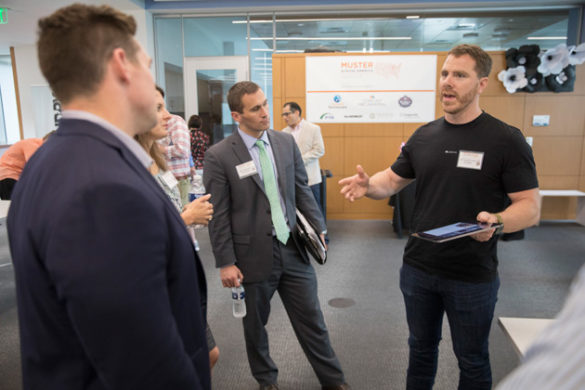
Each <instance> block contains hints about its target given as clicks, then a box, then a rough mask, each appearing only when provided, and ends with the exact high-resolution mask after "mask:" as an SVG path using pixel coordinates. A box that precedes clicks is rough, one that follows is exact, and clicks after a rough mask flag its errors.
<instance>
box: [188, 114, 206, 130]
mask: <svg viewBox="0 0 585 390" xmlns="http://www.w3.org/2000/svg"><path fill="white" fill-rule="evenodd" d="M202 125H203V121H202V120H201V117H200V116H199V115H191V118H189V129H200V128H201V126H202Z"/></svg>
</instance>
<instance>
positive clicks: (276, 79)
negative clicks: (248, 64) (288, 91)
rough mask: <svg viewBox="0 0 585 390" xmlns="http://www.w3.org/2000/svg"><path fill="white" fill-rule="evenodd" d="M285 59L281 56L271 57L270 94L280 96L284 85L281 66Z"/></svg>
mask: <svg viewBox="0 0 585 390" xmlns="http://www.w3.org/2000/svg"><path fill="white" fill-rule="evenodd" d="M284 61H285V59H284V58H283V57H277V56H274V57H273V58H272V96H274V97H279V98H280V97H281V96H283V93H282V86H283V85H284V78H283V67H284Z"/></svg>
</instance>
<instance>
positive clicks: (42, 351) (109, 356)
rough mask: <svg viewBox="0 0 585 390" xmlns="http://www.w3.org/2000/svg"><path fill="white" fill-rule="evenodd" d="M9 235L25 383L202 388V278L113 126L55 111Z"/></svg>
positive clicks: (53, 388)
mask: <svg viewBox="0 0 585 390" xmlns="http://www.w3.org/2000/svg"><path fill="white" fill-rule="evenodd" d="M8 235H9V241H10V249H11V251H12V258H13V262H14V271H15V277H16V288H17V301H18V314H19V324H20V336H21V351H22V369H23V382H24V389H44V390H69V389H91V390H99V389H124V390H127V389H141V390H143V389H165V390H168V389H189V390H193V389H209V388H210V372H209V358H208V350H207V345H206V339H205V322H206V319H205V308H204V306H205V300H206V294H207V293H206V284H205V276H204V274H203V269H202V267H201V263H200V260H199V257H198V256H197V253H196V252H195V251H194V248H193V245H192V243H191V240H190V238H189V235H188V233H187V231H186V229H185V225H184V224H183V221H182V220H181V218H180V216H179V214H178V213H177V211H176V209H175V207H174V206H173V205H172V204H171V202H170V201H169V199H168V198H167V196H166V195H165V194H164V193H163V191H162V190H161V189H160V187H159V186H158V184H157V183H156V182H155V180H154V179H153V177H152V176H151V174H150V173H149V172H148V171H147V170H146V169H145V168H144V166H142V165H141V164H140V163H139V161H138V160H137V158H136V157H135V156H134V155H133V154H132V153H131V152H130V151H129V150H128V149H127V148H126V147H125V146H124V145H123V144H122V143H121V142H120V140H119V139H117V138H116V137H115V136H114V135H112V134H111V133H109V132H108V131H107V130H105V129H103V128H102V127H100V126H99V125H96V124H94V123H91V122H88V121H83V120H71V119H68V120H62V121H61V124H60V127H59V129H58V131H57V132H56V133H55V134H54V135H52V136H51V138H50V139H49V140H48V141H47V142H46V143H45V144H44V145H43V146H42V147H41V148H40V149H39V150H38V151H37V153H36V154H35V155H34V156H33V157H32V158H31V160H30V161H29V162H28V164H27V166H26V167H25V169H24V172H23V174H22V176H21V178H20V180H19V182H18V184H17V186H16V187H15V190H14V193H13V197H12V203H11V207H10V211H9V214H8Z"/></svg>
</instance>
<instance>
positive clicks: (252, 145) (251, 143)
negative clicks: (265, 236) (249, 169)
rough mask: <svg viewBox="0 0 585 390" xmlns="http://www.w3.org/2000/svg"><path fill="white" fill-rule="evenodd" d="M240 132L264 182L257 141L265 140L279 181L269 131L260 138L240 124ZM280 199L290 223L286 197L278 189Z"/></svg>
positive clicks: (275, 175) (275, 176) (286, 218)
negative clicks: (248, 132)
mask: <svg viewBox="0 0 585 390" xmlns="http://www.w3.org/2000/svg"><path fill="white" fill-rule="evenodd" d="M238 133H239V134H240V137H242V141H244V144H245V145H246V148H248V152H249V153H250V157H252V161H254V165H256V171H257V172H258V176H260V180H262V182H264V176H263V175H262V167H261V165H260V149H258V147H257V146H256V141H258V140H262V141H264V143H265V146H266V153H267V154H268V157H270V160H271V161H272V169H273V171H274V178H275V179H276V182H277V183H278V170H277V169H276V162H275V160H274V154H273V153H272V147H271V146H270V142H269V141H268V132H267V131H265V132H263V133H262V136H261V137H260V138H254V137H252V136H251V135H248V134H246V133H244V132H243V131H242V130H241V129H240V127H239V126H238ZM278 199H279V200H280V207H281V208H282V210H283V212H284V218H285V220H286V222H287V223H288V216H287V215H286V203H285V201H284V198H283V197H282V194H281V193H280V191H278ZM289 229H290V228H289ZM275 234H276V233H275V232H274V227H273V228H272V235H275Z"/></svg>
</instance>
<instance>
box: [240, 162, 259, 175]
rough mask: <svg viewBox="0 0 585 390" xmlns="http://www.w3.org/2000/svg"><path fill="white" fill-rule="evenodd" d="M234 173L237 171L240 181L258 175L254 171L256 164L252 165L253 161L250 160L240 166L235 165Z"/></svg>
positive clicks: (256, 171)
mask: <svg viewBox="0 0 585 390" xmlns="http://www.w3.org/2000/svg"><path fill="white" fill-rule="evenodd" d="M236 171H238V176H239V177H240V179H245V178H246V177H248V176H252V175H255V174H256V173H258V170H257V169H256V164H254V160H250V161H248V162H245V163H243V164H240V165H236Z"/></svg>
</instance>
